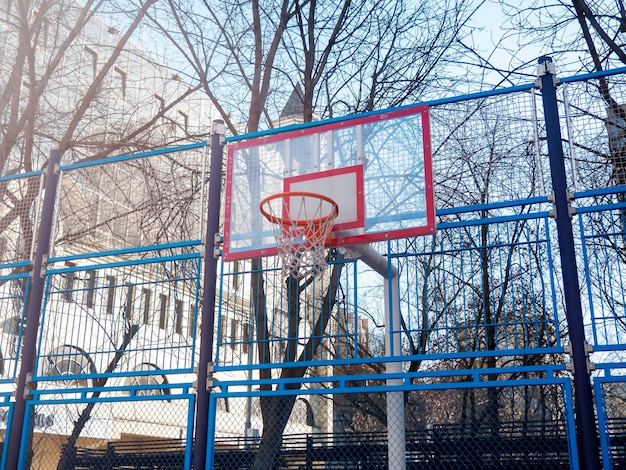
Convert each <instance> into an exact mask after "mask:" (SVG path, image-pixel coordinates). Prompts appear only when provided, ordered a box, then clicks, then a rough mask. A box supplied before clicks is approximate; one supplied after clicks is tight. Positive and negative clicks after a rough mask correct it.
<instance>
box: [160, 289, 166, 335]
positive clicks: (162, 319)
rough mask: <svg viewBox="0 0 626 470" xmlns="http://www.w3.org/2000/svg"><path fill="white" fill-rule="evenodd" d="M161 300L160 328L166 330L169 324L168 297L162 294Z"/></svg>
mask: <svg viewBox="0 0 626 470" xmlns="http://www.w3.org/2000/svg"><path fill="white" fill-rule="evenodd" d="M159 298H160V300H161V302H160V303H161V305H160V307H159V328H161V329H162V330H164V329H165V326H166V324H167V295H165V294H161V295H160V296H159Z"/></svg>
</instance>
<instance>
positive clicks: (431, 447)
mask: <svg viewBox="0 0 626 470" xmlns="http://www.w3.org/2000/svg"><path fill="white" fill-rule="evenodd" d="M625 72H626V71H624V70H621V71H611V72H608V73H607V76H609V77H610V78H611V86H612V87H613V90H614V91H615V93H616V95H617V94H618V92H619V91H620V90H622V88H623V87H626V79H625V78H624V77H626V74H625ZM597 78H598V75H590V76H584V77H571V78H568V79H563V80H562V83H563V86H561V87H559V88H558V89H557V90H556V92H555V106H556V108H558V110H559V114H558V116H557V117H558V120H557V121H554V115H553V120H552V121H551V120H550V118H549V116H550V112H552V111H554V110H553V109H552V110H548V109H547V108H546V106H547V105H546V104H545V103H544V102H543V101H542V100H541V98H542V93H544V94H545V93H546V90H545V87H544V89H543V90H540V89H537V88H536V86H535V83H532V84H528V85H526V86H521V87H515V88H512V89H507V90H498V91H496V92H487V93H481V94H477V95H471V96H464V97H455V98H450V99H445V100H438V101H435V102H432V103H429V105H430V110H431V111H430V112H431V122H432V128H433V129H432V153H433V170H434V178H435V181H436V187H437V190H436V202H437V226H438V231H437V233H436V234H435V235H433V236H428V237H421V238H411V239H401V240H396V241H391V242H386V243H378V244H375V245H372V247H371V248H372V249H373V250H375V251H376V252H377V253H379V254H380V255H381V257H382V259H383V260H384V263H385V264H386V265H387V275H386V276H381V275H380V273H378V272H375V271H374V270H372V269H371V268H370V267H369V265H367V264H365V263H363V262H362V261H359V260H358V259H352V258H350V256H349V254H348V253H346V252H344V251H342V250H331V251H330V252H329V267H328V272H327V274H326V275H324V276H321V277H320V278H318V279H316V280H306V281H303V280H301V282H300V283H298V282H296V281H291V282H290V281H288V280H285V278H284V277H283V275H282V270H281V267H280V264H279V261H278V260H277V259H274V258H268V259H264V260H262V261H256V260H245V261H238V262H232V263H225V262H220V263H219V266H218V267H219V272H218V273H217V276H216V277H217V278H216V279H212V278H211V276H212V274H210V270H208V271H203V269H204V268H205V267H206V266H207V263H206V261H208V260H207V258H206V257H204V258H203V256H204V254H205V253H208V254H209V256H210V254H211V253H213V251H214V250H213V248H214V247H213V240H211V239H207V240H204V239H203V235H204V233H205V229H204V227H205V226H206V224H207V209H206V208H207V199H208V198H207V196H206V194H207V190H206V189H207V185H208V170H209V168H208V161H207V155H206V150H207V145H206V144H205V143H199V144H191V145H186V146H180V147H175V148H168V149H160V150H157V151H154V152H145V153H142V154H136V155H125V156H120V157H117V158H113V159H108V160H106V161H87V162H83V163H80V164H72V165H61V168H60V172H61V176H60V180H59V190H58V194H57V196H56V197H57V199H56V202H55V204H54V206H55V208H56V210H55V214H56V216H55V218H54V222H53V223H52V224H51V227H49V228H52V236H51V243H50V246H49V247H44V248H47V252H48V256H47V257H45V258H42V259H40V260H38V261H39V262H40V263H42V264H41V265H42V267H43V269H42V270H41V272H33V271H32V270H33V267H32V266H34V265H36V263H35V262H34V261H37V260H34V261H33V256H34V254H35V248H36V247H37V244H36V241H37V237H36V233H37V227H38V226H39V224H40V222H39V220H40V216H41V215H42V214H40V212H41V211H40V209H39V208H40V207H41V196H42V191H43V189H44V186H43V184H42V181H43V179H42V173H41V172H34V173H27V174H21V175H15V176H6V175H5V176H1V177H0V188H1V189H2V191H3V204H4V206H3V208H2V209H1V211H2V212H1V213H0V215H2V217H4V220H7V221H8V220H12V222H11V223H7V224H6V226H3V230H2V232H1V234H0V235H1V237H0V248H1V250H0V263H2V264H0V275H1V277H0V351H1V354H2V357H1V361H2V362H1V364H2V370H1V371H0V400H1V403H0V412H1V413H0V417H2V419H0V427H2V428H3V429H4V430H5V431H4V442H5V443H8V442H9V438H11V441H12V442H15V439H16V434H13V436H11V435H10V434H9V433H10V431H12V429H11V424H10V423H11V422H12V419H11V418H12V417H14V416H17V414H19V413H22V412H24V420H23V422H24V427H23V430H22V431H21V432H20V431H19V430H18V431H16V432H18V434H21V436H18V437H17V439H18V442H19V443H20V446H21V452H20V453H19V454H20V461H19V462H20V466H21V467H22V468H26V467H27V466H30V468H42V469H43V468H66V469H69V468H102V467H106V468H128V467H133V466H134V467H142V466H143V467H146V466H151V468H190V467H191V462H192V457H193V455H192V453H193V452H196V454H195V455H196V456H197V455H198V454H197V453H202V454H203V455H204V454H205V452H206V459H207V461H208V464H207V467H206V468H224V469H226V468H228V469H239V468H264V469H267V468H285V469H288V468H293V469H295V468H306V469H313V468H326V469H332V468H343V469H347V468H355V469H356V468H381V469H382V468H385V469H387V468H390V469H394V470H397V469H402V470H404V469H407V468H446V469H455V468H459V469H460V468H481V469H483V468H519V469H522V468H524V469H525V468H551V469H554V468H569V469H578V468H584V467H585V465H587V466H588V463H586V462H589V461H590V460H589V459H590V453H591V459H592V460H593V459H594V458H596V459H598V460H600V461H601V462H602V466H603V468H605V469H617V468H621V467H622V466H623V465H624V461H626V450H625V449H626V440H625V439H624V433H623V428H624V423H625V421H624V419H625V414H624V411H625V410H626V407H624V403H625V399H624V396H626V392H625V390H624V376H625V375H624V374H623V372H624V370H626V361H625V359H626V358H625V357H624V351H625V350H626V342H625V340H626V310H625V309H626V307H625V305H626V298H625V297H624V287H625V285H626V258H625V255H624V253H625V251H624V250H625V241H626V232H625V228H624V227H626V225H625V224H626V222H625V220H626V217H625V214H626V202H625V196H624V194H626V191H625V190H626V187H624V186H623V184H618V183H619V182H620V181H621V180H620V179H619V178H620V176H619V175H620V174H621V173H620V172H621V170H622V166H623V167H624V168H626V159H622V157H621V156H620V155H621V153H620V152H621V150H620V149H621V147H620V145H621V144H623V142H624V139H623V135H622V134H620V133H619V131H620V122H621V121H619V119H618V117H619V116H615V115H613V114H611V112H610V111H609V110H607V109H606V107H605V106H604V105H603V104H602V102H601V100H600V98H599V96H597V90H596V88H595V87H594V86H593V85H594V81H595V80H597ZM549 111H550V112H549ZM314 125H315V124H307V125H306V126H314ZM555 127H556V128H560V130H561V133H560V134H561V137H560V138H557V141H558V142H557V143H558V144H560V146H561V147H562V149H563V150H564V154H563V158H562V159H561V160H562V161H563V163H564V166H563V175H562V179H563V181H564V182H565V186H566V187H565V188H563V187H559V186H558V185H555V182H554V181H555V180H554V177H553V176H552V177H551V176H550V175H551V169H553V168H552V167H551V162H550V158H551V157H552V158H553V145H554V143H555V137H554V136H555V134H554V130H555ZM272 132H280V130H277V131H272ZM256 135H258V134H255V136H256ZM624 135H626V134H624ZM247 137H251V136H238V137H236V138H233V139H231V140H238V139H243V138H247ZM217 141H218V142H219V139H217ZM548 141H550V146H548ZM624 155H626V153H624ZM216 165H217V167H219V168H218V172H221V162H220V161H219V159H218V161H217V163H216ZM216 175H217V176H219V174H214V176H216ZM218 180H219V178H218ZM563 181H561V182H560V183H559V184H561V183H563ZM218 189H219V188H218ZM564 189H565V190H564ZM213 190H214V191H215V188H213ZM9 192H11V193H12V194H14V195H15V197H9V196H6V197H5V195H8V194H9ZM553 193H554V194H553ZM212 197H213V198H214V197H215V196H212ZM557 199H558V201H557ZM555 204H556V205H555ZM559 204H562V206H559V207H566V211H565V212H562V209H559V210H555V207H557V206H558V205H559ZM212 210H215V208H214V207H213V208H212ZM559 211H560V212H559ZM557 212H558V214H557ZM11 214H13V216H11ZM43 215H45V214H43ZM213 215H215V214H213ZM570 217H571V218H570ZM22 219H23V220H22ZM563 225H569V226H570V228H573V232H572V236H573V246H571V247H569V248H568V247H567V246H566V245H565V244H563V242H562V233H561V230H562V229H563ZM208 238H211V237H208ZM217 248H218V249H217V251H218V252H219V246H218V247H217ZM564 250H567V251H564ZM218 254H219V253H218ZM572 259H575V260H576V263H577V266H578V271H577V272H571V270H570V268H568V265H567V263H568V261H569V260H572ZM568 270H569V271H568ZM203 272H204V273H205V274H204V275H207V274H206V273H207V272H208V273H209V274H208V278H206V279H203ZM572 274H573V276H572ZM565 275H567V276H569V278H568V279H569V281H568V282H570V283H571V282H572V281H578V285H579V286H580V289H579V291H580V292H579V293H580V296H581V299H580V301H579V305H577V306H576V307H577V308H578V309H579V310H580V312H581V314H580V315H579V317H577V318H574V320H576V321H578V320H579V321H580V323H581V324H582V327H583V331H582V333H584V334H583V336H582V338H583V339H584V340H586V342H587V343H588V344H579V343H576V342H575V341H573V337H574V336H576V334H578V333H576V334H574V335H573V328H574V329H575V328H577V326H576V324H575V323H576V322H574V321H573V319H572V318H571V315H572V308H571V304H569V303H568V302H570V301H571V296H570V294H571V286H568V285H567V283H565V282H564V281H563V278H564V276H565ZM41 276H43V277H44V278H45V292H44V296H43V307H42V309H41V312H39V311H37V312H36V313H37V314H38V315H39V314H40V318H39V317H37V318H34V317H32V316H31V317H30V318H27V316H26V313H25V312H26V307H27V303H28V302H27V301H28V299H29V295H30V294H31V292H32V284H33V283H34V281H37V282H42V277H41ZM213 281H215V289H216V296H215V297H216V298H215V299H212V298H210V299H208V300H207V299H206V298H205V305H201V299H202V293H203V285H204V286H205V287H206V286H211V287H213V285H212V283H213ZM395 282H397V288H398V307H399V312H400V315H399V318H393V317H390V316H387V313H386V312H387V309H388V308H389V306H390V304H392V303H393V302H394V299H392V298H391V297H390V294H389V292H388V290H387V288H386V285H388V284H393V283H395ZM31 297H32V296H31ZM213 300H215V307H216V315H215V318H209V317H208V315H209V313H210V312H211V310H210V309H207V305H206V302H212V301H213ZM203 307H204V311H205V316H206V317H205V318H201V315H200V311H201V310H202V309H203ZM213 322H214V323H213ZM33 324H35V325H37V324H40V326H39V328H38V330H37V335H36V338H37V340H36V344H35V342H33V343H32V344H30V343H29V341H26V342H25V341H24V329H25V328H26V327H27V326H29V325H33ZM213 326H215V328H213ZM201 327H204V329H203V332H204V337H200V336H199V330H200V328H201ZM212 330H214V331H212ZM211 333H213V335H211ZM574 333H575V332H574ZM579 333H580V332H579ZM203 342H204V343H203ZM572 343H574V344H572ZM207 344H208V345H209V349H210V354H209V355H208V356H207V355H205V356H203V357H204V359H203V361H199V357H200V355H201V352H200V351H201V345H203V346H204V347H205V351H204V354H206V347H207V346H206V345H207ZM213 345H214V347H212V346H213ZM581 348H582V349H581ZM26 350H29V351H33V352H34V361H33V365H32V369H31V370H29V371H28V372H29V373H28V375H27V376H23V374H22V373H21V372H20V371H23V370H24V368H23V367H22V369H20V366H21V364H20V363H19V360H20V357H21V356H22V353H24V351H26ZM592 350H593V352H592ZM581 353H582V357H583V359H584V360H585V362H586V364H585V363H583V364H582V366H581V363H580V357H581V356H580V354H581ZM576 354H578V356H577V357H578V359H577V360H578V361H579V362H578V363H577V364H574V362H575V361H573V360H572V358H573V357H574V356H576ZM22 357H26V356H22ZM207 357H210V363H209V364H205V363H200V362H206V360H207V359H206V358H207ZM585 365H586V367H585ZM594 368H595V370H594ZM203 374H204V375H203ZM198 376H202V377H206V378H207V380H206V383H205V381H204V379H203V380H201V381H199V382H196V383H194V380H195V379H196V378H197V377H198ZM20 380H22V381H23V382H20ZM581 380H582V381H583V382H584V381H586V382H587V384H588V385H590V386H591V385H592V387H593V389H592V390H593V394H594V395H593V397H592V400H591V401H585V400H582V401H581V395H582V394H581V393H580V388H579V386H580V383H581ZM20 383H22V385H23V387H24V389H23V393H19V396H16V395H14V390H16V389H18V390H19V387H20V386H21V385H20ZM199 390H200V391H202V392H203V393H204V391H205V390H206V393H207V394H208V396H207V395H206V394H204V395H202V394H201V393H199ZM200 396H202V397H203V400H206V403H205V402H203V403H198V402H197V397H200ZM20 403H21V404H22V405H24V406H25V409H22V408H20V406H21V405H20ZM196 405H198V409H200V410H204V408H203V407H205V406H208V409H207V410H206V416H204V418H208V426H207V429H202V430H199V429H194V426H196V423H198V422H200V423H201V422H202V420H200V421H195V419H196V418H197V415H195V412H194V410H195V407H196ZM594 407H595V410H594V409H593V408H594ZM14 411H15V412H16V413H17V414H13V413H14ZM594 411H595V414H596V416H597V426H592V427H591V428H592V429H591V431H590V432H591V435H592V436H594V435H595V434H597V435H598V437H599V444H597V445H596V443H595V442H594V441H593V439H591V440H590V439H588V438H586V437H585V436H582V437H580V432H581V425H580V419H581V415H582V414H585V413H587V414H589V413H591V414H592V415H593V413H594ZM14 421H15V419H13V422H14ZM16 429H17V428H16ZM20 429H22V428H20ZM13 431H15V430H13ZM586 432H587V433H588V432H589V429H587V430H586ZM203 433H205V434H207V435H208V439H206V442H205V441H204V434H203ZM0 434H2V433H1V432H0ZM194 435H195V436H201V439H200V441H199V442H198V441H196V442H194V441H193V437H194ZM7 447H9V446H8V445H6V444H5V446H4V449H5V451H3V454H2V467H3V468H9V467H10V466H11V463H10V462H9V460H7V459H9V457H7V452H9V450H7ZM594 454H595V455H594Z"/></svg>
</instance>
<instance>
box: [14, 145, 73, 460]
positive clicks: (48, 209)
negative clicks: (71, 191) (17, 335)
mask: <svg viewBox="0 0 626 470" xmlns="http://www.w3.org/2000/svg"><path fill="white" fill-rule="evenodd" d="M60 162H61V152H60V151H58V150H52V151H51V152H50V158H49V159H48V169H47V171H46V190H45V196H44V200H43V207H42V211H41V221H40V223H39V235H38V237H37V251H36V253H35V259H34V260H33V271H32V272H31V277H32V283H31V289H30V292H29V295H28V300H27V304H26V328H25V329H24V337H23V346H22V361H21V363H20V372H19V374H18V376H17V386H16V390H15V405H14V407H13V413H12V416H11V424H10V426H11V427H10V432H9V442H8V446H5V448H6V449H7V458H6V462H7V468H12V469H13V468H15V469H17V468H18V463H19V458H20V451H21V450H25V449H23V448H24V446H25V445H26V444H27V443H28V440H27V439H24V440H23V441H22V439H21V438H22V434H24V436H28V433H26V432H25V431H26V430H27V429H28V423H25V422H24V418H25V416H26V400H27V394H28V390H27V387H28V386H29V385H30V383H29V382H28V381H29V380H30V375H31V374H32V372H33V368H34V366H35V358H36V354H37V350H36V349H37V330H38V328H39V317H40V315H41V305H42V302H43V295H44V290H45V287H46V275H45V269H46V259H47V256H48V249H49V247H50V236H51V233H52V224H53V223H54V220H53V214H54V206H55V204H56V192H57V184H58V182H59V164H60Z"/></svg>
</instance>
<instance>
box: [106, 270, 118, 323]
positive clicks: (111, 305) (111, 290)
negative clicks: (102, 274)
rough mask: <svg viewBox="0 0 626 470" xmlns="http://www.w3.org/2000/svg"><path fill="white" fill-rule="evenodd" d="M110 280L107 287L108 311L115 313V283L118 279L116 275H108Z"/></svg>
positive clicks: (110, 313)
mask: <svg viewBox="0 0 626 470" xmlns="http://www.w3.org/2000/svg"><path fill="white" fill-rule="evenodd" d="M106 278H107V280H108V284H109V287H108V288H107V308H106V312H107V314H109V315H113V310H114V309H115V284H116V279H115V276H109V275H107V276H106Z"/></svg>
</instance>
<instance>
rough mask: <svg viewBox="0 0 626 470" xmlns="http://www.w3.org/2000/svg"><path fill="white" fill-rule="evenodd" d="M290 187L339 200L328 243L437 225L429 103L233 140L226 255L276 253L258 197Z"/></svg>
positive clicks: (233, 257) (383, 236)
mask: <svg viewBox="0 0 626 470" xmlns="http://www.w3.org/2000/svg"><path fill="white" fill-rule="evenodd" d="M244 137H245V136H244ZM289 191H305V192H313V193H318V194H323V195H325V196H328V197H330V198H331V199H333V200H334V201H335V202H336V203H337V204H338V206H339V216H338V219H337V220H335V226H334V228H333V233H332V237H331V240H330V243H329V245H331V246H345V245H351V244H358V243H367V242H374V241H381V240H389V239H394V238H404V237H411V236H419V235H426V234H430V233H434V231H435V209H434V194H433V184H432V163H431V150H430V125H429V114H428V107H427V106H423V105H422V106H413V107H407V108H402V109H396V110H393V111H389V112H380V113H373V114H367V115H361V116H351V117H347V118H343V119H334V120H332V121H327V122H318V123H308V124H306V125H303V126H300V127H297V128H293V127H290V128H289V129H287V130H285V131H284V132H280V130H277V131H276V132H275V133H272V134H271V135H267V136H263V137H255V138H250V139H248V140H240V141H237V142H234V143H230V144H229V147H228V161H227V167H226V195H225V209H224V210H225V212H224V251H223V254H224V259H225V260H226V261H229V260H236V259H245V258H253V257H257V256H269V255H273V254H276V241H275V239H274V232H273V227H272V225H271V223H270V222H269V221H268V220H267V219H265V217H263V215H262V214H261V211H260V209H259V204H260V202H261V201H262V200H263V199H264V198H266V197H267V196H270V195H272V194H277V193H281V192H289Z"/></svg>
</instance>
